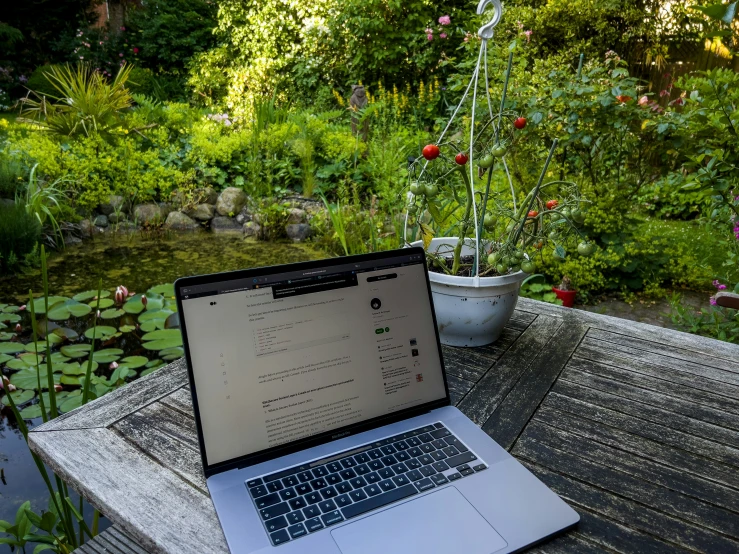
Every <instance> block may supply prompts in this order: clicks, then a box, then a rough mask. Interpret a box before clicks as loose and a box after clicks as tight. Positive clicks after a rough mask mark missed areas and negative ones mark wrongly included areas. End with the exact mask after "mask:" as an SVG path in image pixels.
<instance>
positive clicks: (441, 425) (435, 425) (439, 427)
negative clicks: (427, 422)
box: [434, 421, 444, 429]
mask: <svg viewBox="0 0 739 554" xmlns="http://www.w3.org/2000/svg"><path fill="white" fill-rule="evenodd" d="M434 427H436V428H437V429H444V424H443V423H441V422H440V421H439V422H437V423H434Z"/></svg>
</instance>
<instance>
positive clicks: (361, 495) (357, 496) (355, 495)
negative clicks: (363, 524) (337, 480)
mask: <svg viewBox="0 0 739 554" xmlns="http://www.w3.org/2000/svg"><path fill="white" fill-rule="evenodd" d="M349 496H350V497H351V499H352V500H353V501H354V502H360V501H362V500H364V499H365V498H367V493H365V492H364V491H363V490H362V489H359V490H356V491H352V492H350V493H349Z"/></svg>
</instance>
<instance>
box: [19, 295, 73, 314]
mask: <svg viewBox="0 0 739 554" xmlns="http://www.w3.org/2000/svg"><path fill="white" fill-rule="evenodd" d="M67 300H69V298H67V297H66V296H49V308H50V309H51V308H52V307H54V305H55V304H59V303H60V302H66V301H67ZM28 309H29V310H30V309H31V308H30V306H29V308H28ZM33 309H34V310H35V311H36V315H38V314H45V313H46V304H45V303H44V297H43V296H41V297H39V298H34V299H33Z"/></svg>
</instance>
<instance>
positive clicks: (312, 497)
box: [303, 492, 321, 504]
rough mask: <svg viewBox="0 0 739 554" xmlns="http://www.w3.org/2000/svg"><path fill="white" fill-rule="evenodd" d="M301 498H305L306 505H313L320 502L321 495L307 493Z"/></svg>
mask: <svg viewBox="0 0 739 554" xmlns="http://www.w3.org/2000/svg"><path fill="white" fill-rule="evenodd" d="M303 498H305V501H306V502H307V503H308V504H315V503H316V502H320V501H321V495H320V494H318V493H317V492H309V493H308V494H306V495H305V496H304V497H303Z"/></svg>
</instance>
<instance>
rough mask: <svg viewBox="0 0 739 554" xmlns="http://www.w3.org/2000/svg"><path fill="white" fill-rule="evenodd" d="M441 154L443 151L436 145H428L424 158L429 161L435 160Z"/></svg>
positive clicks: (424, 151) (425, 147) (424, 150)
mask: <svg viewBox="0 0 739 554" xmlns="http://www.w3.org/2000/svg"><path fill="white" fill-rule="evenodd" d="M439 154H441V150H439V147H438V146H436V145H435V144H427V145H426V146H424V147H423V157H424V158H426V159H427V160H435V159H436V158H438V157H439Z"/></svg>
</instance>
